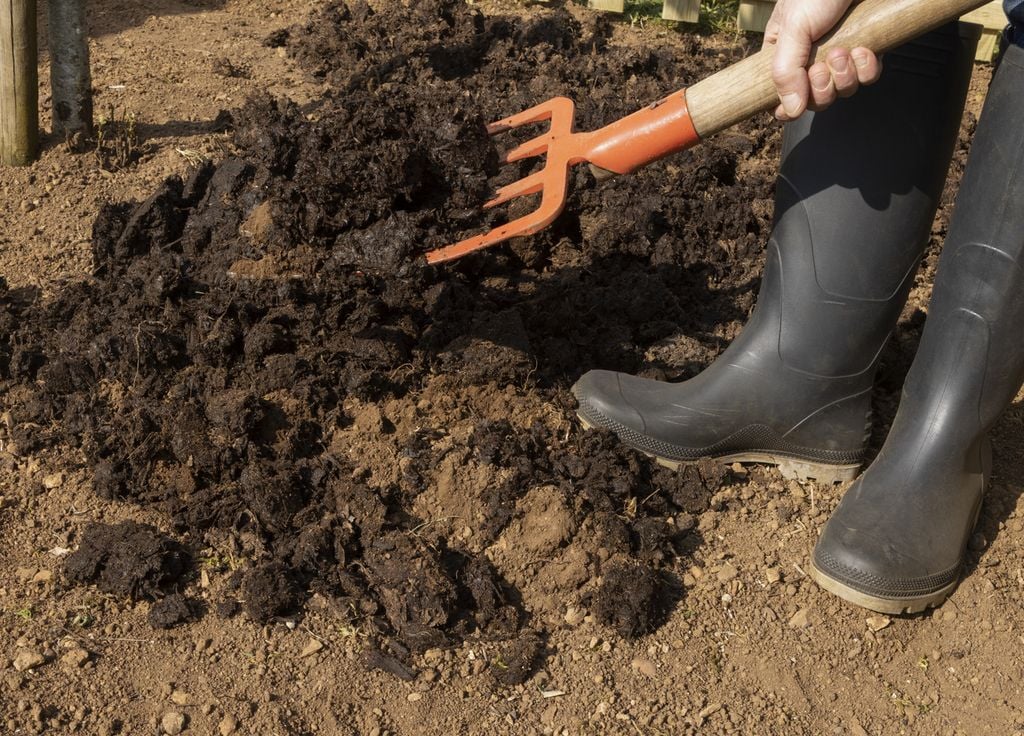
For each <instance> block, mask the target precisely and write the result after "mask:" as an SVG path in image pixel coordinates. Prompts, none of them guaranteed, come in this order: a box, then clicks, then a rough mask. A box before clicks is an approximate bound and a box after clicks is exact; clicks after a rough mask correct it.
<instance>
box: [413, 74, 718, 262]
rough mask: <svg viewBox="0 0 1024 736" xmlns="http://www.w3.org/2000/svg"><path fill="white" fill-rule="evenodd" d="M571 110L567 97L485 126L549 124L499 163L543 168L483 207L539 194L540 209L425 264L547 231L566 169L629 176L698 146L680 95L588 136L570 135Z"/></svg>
mask: <svg viewBox="0 0 1024 736" xmlns="http://www.w3.org/2000/svg"><path fill="white" fill-rule="evenodd" d="M574 117H575V106H574V105H573V102H572V100H570V99H568V98H566V97H555V98H554V99H551V100H548V101H547V102H543V103H541V104H540V105H537V106H536V107H531V108H530V109H529V110H526V111H525V112H521V113H519V114H518V115H512V116H511V117H507V118H505V119H504V120H499V121H498V122H496V123H492V124H491V125H488V126H487V132H488V133H490V134H491V135H496V134H498V133H502V132H505V131H507V130H511V129H513V128H518V127H520V126H522V125H530V124H531V123H541V122H545V121H548V120H550V121H551V126H550V128H549V129H548V130H547V132H545V133H542V134H541V135H539V136H537V137H535V138H531V139H530V140H528V141H526V142H525V143H523V144H521V145H518V146H516V147H515V148H513V149H512V150H511V151H509V152H508V153H506V154H505V156H504V157H503V158H502V163H506V164H507V163H513V162H515V161H521V160H523V159H526V158H531V157H533V156H542V155H546V156H547V160H546V162H545V164H544V167H543V168H542V169H540V170H539V171H537V172H535V173H533V174H530V175H529V176H527V177H526V178H525V179H520V180H519V181H516V182H513V183H512V184H509V185H508V186H504V187H501V189H499V190H498V191H497V193H496V194H495V197H494V198H493V199H492V200H491V201H489V202H488V203H487V204H485V205H484V207H488V208H489V207H496V206H497V205H499V204H503V203H505V202H508V201H509V200H510V199H515V198H516V197H522V196H525V195H527V194H537V193H540V195H541V199H540V206H539V207H538V208H537V209H536V210H534V211H533V212H531V213H530V214H528V215H525V216H523V217H520V218H518V219H516V220H513V221H512V222H509V223H506V224H505V225H501V226H499V227H496V228H495V229H493V230H491V231H489V232H486V233H483V234H482V235H477V236H475V237H472V238H468V239H467V240H463V241H461V242H458V243H455V244H454V245H448V246H445V247H444V248H438V249H437V250H433V251H430V252H429V253H427V263H430V264H434V263H443V262H444V261H451V260H453V259H455V258H459V257H461V256H464V255H466V254H467V253H472V252H473V251H475V250H479V249H480V248H486V247H488V246H490V245H495V244H496V243H501V242H503V241H505V240H508V239H510V238H514V237H517V236H519V235H531V234H533V233H535V232H537V231H538V230H543V229H544V228H545V227H547V226H548V225H550V224H551V223H552V221H554V219H555V218H556V217H558V215H559V213H560V212H561V211H562V208H563V207H564V206H565V197H566V193H567V191H568V188H569V169H570V168H572V166H573V165H575V164H578V163H580V162H582V161H589V162H590V163H592V164H594V165H595V166H597V167H598V168H599V169H601V170H603V171H605V172H610V173H612V174H628V173H629V172H631V171H634V170H635V169H638V168H640V167H641V166H644V165H646V164H649V163H650V162H651V161H655V160H657V159H659V158H662V157H663V156H667V155H668V154H670V153H673V152H675V151H681V150H683V149H684V148H689V147H690V146H692V145H694V144H695V143H697V142H698V141H699V139H700V138H699V136H698V135H697V131H696V129H695V128H694V126H693V121H692V120H691V119H690V113H689V111H688V110H687V108H686V94H685V92H684V91H679V92H675V93H673V94H671V95H669V96H668V97H666V98H664V99H663V100H660V101H658V102H655V103H654V104H652V105H648V106H647V107H645V108H643V109H641V110H638V111H637V112H635V113H633V114H632V115H627V116H626V117H624V118H622V119H620V120H616V121H615V122H613V123H611V124H610V125H606V126H605V127H603V128H601V129H600V130H595V131H593V132H582V133H575V132H573V122H574Z"/></svg>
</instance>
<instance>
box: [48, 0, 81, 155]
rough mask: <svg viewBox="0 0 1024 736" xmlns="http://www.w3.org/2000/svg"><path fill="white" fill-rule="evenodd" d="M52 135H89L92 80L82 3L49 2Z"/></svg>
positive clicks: (60, 136)
mask: <svg viewBox="0 0 1024 736" xmlns="http://www.w3.org/2000/svg"><path fill="white" fill-rule="evenodd" d="M49 7H50V86H51V87H52V88H53V134H54V135H55V136H57V138H59V139H63V140H67V139H68V138H69V137H71V136H72V135H74V134H75V133H82V134H83V135H92V79H91V76H90V74H89V42H88V40H87V38H86V33H85V2H84V0H49Z"/></svg>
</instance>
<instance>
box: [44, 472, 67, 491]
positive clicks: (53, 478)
mask: <svg viewBox="0 0 1024 736" xmlns="http://www.w3.org/2000/svg"><path fill="white" fill-rule="evenodd" d="M63 484H64V473H51V474H50V475H46V476H43V488H45V489H46V490H48V491H52V490H53V489H54V488H60V487H61V486H62V485H63Z"/></svg>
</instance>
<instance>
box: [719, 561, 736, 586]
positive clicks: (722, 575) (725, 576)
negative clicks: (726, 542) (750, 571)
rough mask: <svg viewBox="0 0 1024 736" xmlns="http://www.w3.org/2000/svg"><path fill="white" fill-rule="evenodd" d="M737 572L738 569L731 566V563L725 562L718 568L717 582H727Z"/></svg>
mask: <svg viewBox="0 0 1024 736" xmlns="http://www.w3.org/2000/svg"><path fill="white" fill-rule="evenodd" d="M739 574H740V572H739V570H737V569H736V568H735V567H733V566H732V564H730V563H728V562H726V563H725V564H724V565H722V566H721V567H720V568H718V573H717V575H718V582H720V583H728V582H729V581H730V580H732V579H733V578H735V577H736V576H737V575H739Z"/></svg>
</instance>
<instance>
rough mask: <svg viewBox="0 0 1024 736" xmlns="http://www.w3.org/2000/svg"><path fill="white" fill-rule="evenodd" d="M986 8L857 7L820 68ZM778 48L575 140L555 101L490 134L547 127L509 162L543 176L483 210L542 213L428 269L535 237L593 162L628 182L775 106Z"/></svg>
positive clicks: (828, 41)
mask: <svg viewBox="0 0 1024 736" xmlns="http://www.w3.org/2000/svg"><path fill="white" fill-rule="evenodd" d="M986 2H987V0H865V1H864V2H862V3H860V4H858V5H856V6H854V7H853V8H852V9H851V10H850V11H849V12H848V13H847V14H846V15H845V16H844V17H843V18H842V19H841V20H840V21H839V23H837V24H836V26H835V27H834V28H833V29H832V31H830V32H829V34H828V35H826V36H825V37H824V38H822V39H821V40H820V41H818V43H817V44H816V45H815V48H814V50H813V51H812V59H814V60H815V61H818V60H821V59H823V58H824V57H825V54H826V53H827V52H828V50H829V49H831V48H834V47H844V48H855V47H858V46H863V47H865V48H869V49H871V50H872V51H875V52H876V53H881V52H883V51H888V50H889V49H892V48H894V47H896V46H899V45H900V44H902V43H904V42H906V41H909V40H910V39H912V38H914V37H916V36H918V35H920V34H922V33H925V32H927V31H930V30H932V29H933V28H936V27H937V26H939V25H942V24H943V23H945V22H947V21H949V20H952V19H953V18H956V17H958V16H960V15H962V14H964V13H966V12H968V11H971V10H974V9H975V8H977V7H980V6H981V5H984V4H985V3H986ZM774 55H775V47H774V46H768V47H766V48H764V49H762V50H761V51H759V52H758V53H756V54H753V55H751V56H748V57H747V58H745V59H743V60H742V61H739V62H737V63H736V64H733V65H732V66H729V67H726V68H725V69H723V70H721V71H719V72H717V73H715V74H713V75H712V76H710V77H708V78H707V79H704V80H703V81H701V82H698V83H697V84H695V85H693V86H692V87H690V88H688V89H683V90H679V91H678V92H673V93H672V94H670V95H669V96H668V97H665V98H664V99H662V100H660V101H658V102H655V103H653V104H651V105H649V106H647V107H645V108H643V109H641V110H638V111H637V112H634V113H633V114H631V115H627V116H626V117H624V118H621V119H620V120H616V121H615V122H613V123H611V124H610V125H607V126H605V127H604V128H601V129H599V130H595V131H588V132H575V131H574V129H573V123H574V112H575V108H574V105H573V102H572V100H570V99H568V98H565V97H556V98H554V99H551V100H548V101H547V102H543V103H541V104H539V105H537V106H536V107H532V108H530V109H529V110H526V111H525V112H521V113H519V114H518V115H512V116H511V117H507V118H505V119H503V120H499V121H498V122H496V123H493V124H491V125H489V126H487V132H488V133H489V134H491V135H496V134H498V133H502V132H505V131H508V130H511V129H513V128H518V127H520V126H523V125H530V124H532V123H542V122H546V121H550V128H549V129H548V130H547V131H546V132H545V133H543V134H541V135H539V136H537V137H535V138H532V139H531V140H529V141H527V142H526V143H523V144H522V145H519V146H516V147H515V148H513V149H512V150H510V151H509V152H508V153H506V154H505V156H504V157H503V159H502V163H513V162H515V161H521V160H523V159H527V158H531V157H534V156H541V155H545V154H546V156H547V159H546V162H545V164H544V167H543V168H542V169H540V170H539V171H537V172H536V173H533V174H530V175H529V176H527V177H526V178H525V179H520V180H519V181H516V182H514V183H512V184H509V185H507V186H504V187H501V188H500V189H499V190H498V191H497V193H496V196H495V197H494V198H493V199H491V200H490V201H489V202H487V203H486V204H485V205H484V207H485V208H491V207H496V206H497V205H500V204H503V203H505V202H508V201H509V200H511V199H514V198H516V197H522V196H526V195H529V194H538V193H539V194H540V206H539V207H538V208H537V209H536V210H534V211H533V212H531V213H530V214H528V215H525V216H523V217H520V218H518V219H515V220H513V221H511V222H509V223H507V224H505V225H500V226H498V227H496V228H494V229H493V230H490V231H488V232H486V233H483V234H481V235H477V236H475V237H472V238H468V239H467V240H463V241H461V242H458V243H455V244H454V245H448V246H445V247H443V248H438V249H436V250H432V251H430V252H429V253H427V262H428V263H431V264H434V263H442V262H444V261H450V260H453V259H455V258H460V257H461V256H464V255H466V254H467V253H472V252H473V251H475V250H480V249H481V248H486V247H488V246H491V245H495V244H497V243H501V242H504V241H506V240H509V239H510V238H514V237H518V236H521V235H531V234H533V233H536V232H537V231H539V230H543V229H544V228H545V227H547V226H548V225H550V224H551V223H552V222H553V221H554V220H555V218H556V217H558V215H559V213H561V211H562V209H563V207H564V206H565V199H566V195H567V193H568V187H569V171H570V169H571V168H572V167H573V166H574V165H576V164H579V163H583V162H586V163H589V164H590V165H591V169H592V170H593V171H594V173H595V174H596V175H597V176H598V177H599V178H605V177H608V176H614V175H618V174H628V173H630V172H632V171H635V170H636V169H639V168H641V167H642V166H646V165H647V164H649V163H651V162H652V161H656V160H658V159H660V158H663V157H665V156H668V155H669V154H671V153H675V152H677V151H682V150H685V149H687V148H690V147H691V146H693V145H695V144H697V143H698V142H700V141H701V140H702V139H703V138H706V137H708V136H709V135H712V134H714V133H717V132H719V131H721V130H724V129H726V128H728V127H730V126H732V125H735V124H736V123H739V122H742V121H743V120H746V119H747V118H749V117H751V116H752V115H754V114H756V113H758V112H762V111H764V110H768V109H770V108H772V107H774V106H775V105H777V104H778V102H779V98H778V95H777V94H776V91H775V85H774V83H773V82H772V59H773V57H774Z"/></svg>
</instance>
